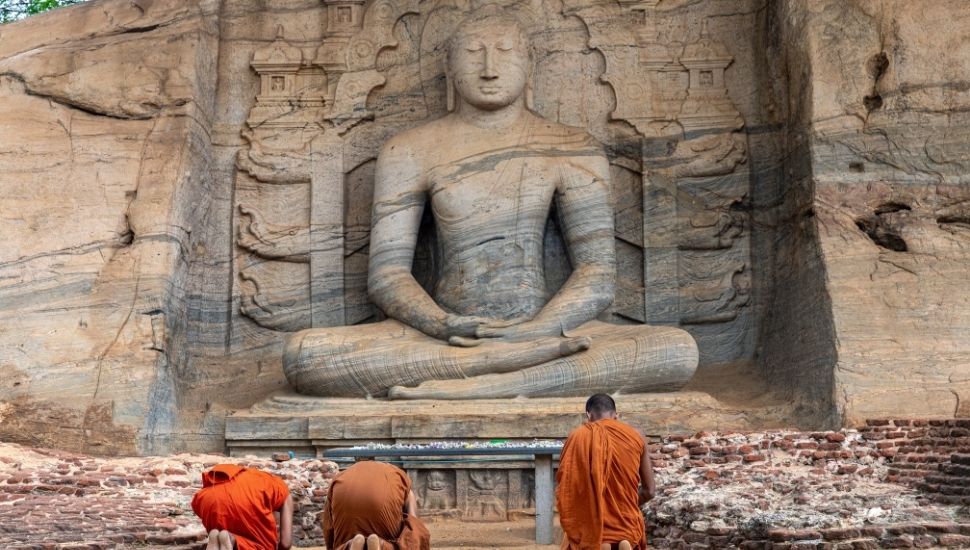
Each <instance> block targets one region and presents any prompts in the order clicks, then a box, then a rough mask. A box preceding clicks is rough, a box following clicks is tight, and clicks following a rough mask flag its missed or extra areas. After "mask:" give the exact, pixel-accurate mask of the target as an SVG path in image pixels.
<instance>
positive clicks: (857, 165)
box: [849, 162, 866, 172]
mask: <svg viewBox="0 0 970 550" xmlns="http://www.w3.org/2000/svg"><path fill="white" fill-rule="evenodd" d="M849 171H850V172H865V171H866V165H865V164H863V163H861V162H850V163H849Z"/></svg>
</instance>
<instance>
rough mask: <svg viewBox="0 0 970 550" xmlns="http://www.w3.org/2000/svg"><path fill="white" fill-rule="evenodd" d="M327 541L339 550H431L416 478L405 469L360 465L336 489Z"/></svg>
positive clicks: (327, 514)
mask: <svg viewBox="0 0 970 550" xmlns="http://www.w3.org/2000/svg"><path fill="white" fill-rule="evenodd" d="M322 520H323V539H324V540H325V541H326V543H327V548H328V549H333V550H347V549H349V550H363V548H365V546H366V548H367V550H428V549H430V548H431V535H430V533H428V529H427V527H425V526H424V523H422V522H421V520H420V519H418V504H417V499H416V498H415V497H414V492H413V491H411V478H409V477H408V475H407V474H406V473H404V471H403V470H401V469H400V468H397V467H395V466H391V465H390V464H384V463H383V462H374V461H372V460H368V461H363V462H358V463H356V464H354V465H353V466H351V467H350V468H347V469H346V470H344V471H343V472H340V474H339V475H337V477H336V478H334V480H333V483H332V484H331V485H330V494H329V497H328V498H327V505H326V506H325V507H324V509H323V517H322Z"/></svg>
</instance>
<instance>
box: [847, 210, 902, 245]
mask: <svg viewBox="0 0 970 550" xmlns="http://www.w3.org/2000/svg"><path fill="white" fill-rule="evenodd" d="M855 224H856V227H858V228H859V229H860V230H861V231H862V232H863V233H865V234H866V236H868V237H869V238H870V239H872V242H874V243H876V244H877V245H878V246H881V247H882V248H885V249H886V250H892V251H893V252H906V250H907V248H906V241H904V240H903V238H902V237H901V236H900V235H899V233H898V232H897V231H896V230H895V229H893V228H891V227H889V226H887V225H886V223H885V221H884V220H882V219H881V218H880V217H879V216H878V215H876V216H871V217H868V218H859V219H857V220H856V221H855Z"/></svg>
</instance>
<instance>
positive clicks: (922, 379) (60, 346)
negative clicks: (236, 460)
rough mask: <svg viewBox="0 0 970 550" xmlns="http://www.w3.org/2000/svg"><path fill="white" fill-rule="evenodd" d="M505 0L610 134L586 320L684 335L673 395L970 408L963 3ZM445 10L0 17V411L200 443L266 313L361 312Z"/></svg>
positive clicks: (271, 321) (373, 5)
mask: <svg viewBox="0 0 970 550" xmlns="http://www.w3.org/2000/svg"><path fill="white" fill-rule="evenodd" d="M501 3H502V4H503V5H505V6H506V7H507V8H508V10H507V11H508V13H511V14H513V15H514V16H515V17H517V18H519V19H520V20H521V21H523V25H524V26H525V27H526V29H527V31H528V33H529V34H530V37H531V39H532V42H533V43H534V62H535V65H536V68H535V71H534V73H533V75H532V78H531V85H530V87H529V92H528V95H529V101H530V104H531V106H532V108H533V110H534V111H535V112H536V113H537V114H538V115H540V116H542V117H544V118H546V119H549V120H553V121H556V122H558V123H561V124H565V125H570V126H576V127H580V128H582V129H583V130H585V131H586V132H588V133H589V134H591V135H592V136H593V137H594V138H596V140H598V141H599V142H600V143H601V144H602V146H603V148H604V150H605V153H606V157H607V159H608V162H609V172H610V179H611V182H612V183H611V185H612V196H613V202H614V217H615V239H614V244H615V250H616V254H615V256H616V266H617V269H616V276H617V283H616V293H615V301H614V303H613V305H612V306H611V308H610V309H609V310H608V311H606V312H605V313H604V315H602V316H601V320H603V321H610V322H614V323H625V324H643V323H646V324H651V325H667V326H672V327H679V328H681V329H684V330H686V331H687V332H689V333H690V334H691V336H692V337H693V339H694V340H695V341H696V342H697V347H698V350H699V354H700V365H699V368H698V372H697V375H696V376H695V378H694V380H693V381H692V382H691V383H690V385H688V387H687V389H690V390H698V391H706V392H709V393H711V394H712V395H713V396H714V397H715V398H718V399H723V400H725V401H726V402H727V401H730V402H731V403H732V406H734V405H735V404H736V403H737V402H738V401H739V400H742V397H743V400H746V401H745V402H749V401H750V406H751V407H759V406H761V405H762V404H763V403H765V402H766V401H773V402H775V403H777V402H786V403H789V404H790V405H791V406H790V407H785V408H779V410H785V411H789V412H786V413H784V415H783V417H780V418H775V419H773V421H772V422H773V423H775V424H777V423H779V422H780V423H786V422H787V423H791V424H797V425H800V426H823V425H828V426H834V425H837V424H848V425H852V424H857V423H859V422H860V421H861V419H863V418H870V417H876V416H885V415H887V414H890V413H892V414H906V415H908V416H944V417H952V416H966V415H968V414H970V409H968V406H967V403H970V399H968V398H970V374H968V373H970V308H968V307H967V305H968V304H967V302H968V301H970V277H968V276H967V274H966V266H967V265H968V261H970V258H968V257H967V256H968V254H970V210H968V208H970V207H968V205H970V186H968V182H967V176H966V174H967V172H968V171H967V170H966V165H967V164H968V163H970V146H968V145H967V143H968V137H970V135H968V134H970V130H967V129H966V128H968V127H970V126H968V124H967V122H968V121H967V120H966V119H967V118H968V117H970V115H968V114H967V112H970V111H968V109H967V108H966V107H967V104H968V102H970V94H968V92H967V86H966V85H965V83H966V81H968V80H970V66H968V62H967V59H970V55H968V53H970V52H968V51H967V48H970V37H967V36H966V34H967V29H968V28H970V20H968V18H970V14H967V13H966V10H965V9H961V6H962V2H961V1H960V0H941V1H939V2H933V3H927V4H932V5H924V4H923V3H913V2H904V1H901V0H900V1H892V0H879V1H877V0H871V1H869V0H848V1H836V0H831V1H825V2H815V1H809V0H724V1H722V2H708V3H697V2H693V1H689V0H659V1H658V0H648V1H646V2H639V3H631V2H619V3H616V4H615V5H614V4H610V5H609V6H601V5H599V4H598V3H595V2H592V1H585V0H568V1H565V2H552V1H542V0H533V1H524V0H520V1H512V0H509V1H503V2H501ZM476 5H477V4H476ZM472 7H473V6H464V5H462V6H459V5H457V4H453V3H450V2H446V1H444V0H441V1H436V2H421V3H418V2H413V1H407V0H374V1H371V2H366V1H364V0H326V1H320V0H296V1H287V2H283V1H279V2H276V1H268V2H256V1H255V0H222V1H218V0H203V1H201V2H196V1H193V2H189V1H180V0H166V1H148V0H137V1H135V2H123V1H121V0H93V1H92V2H89V3H85V4H82V5H78V6H73V7H70V8H65V9H62V10H55V11H53V12H51V13H48V14H45V15H41V16H37V17H34V18H31V19H28V20H25V21H22V22H18V23H15V24H9V25H4V26H2V27H0V196H2V197H3V199H2V202H0V228H2V231H3V235H4V242H3V245H0V327H2V328H0V437H2V438H4V439H5V440H12V441H18V442H24V443H28V444H32V445H56V446H63V447H70V448H73V449H77V450H81V451H85V452H92V453H98V454H113V453H115V454H117V453H155V452H171V451H179V450H209V449H214V448H219V447H221V445H222V441H223V434H224V419H225V415H226V412H227V411H229V410H232V409H237V408H244V407H249V406H251V405H252V404H253V403H255V402H257V401H260V400H261V399H263V398H264V397H266V396H267V395H268V394H270V393H271V392H273V391H275V390H278V389H281V388H285V387H286V385H287V383H286V380H285V378H284V376H283V372H282V357H283V342H284V340H285V338H286V337H287V335H288V334H290V333H292V332H295V331H298V330H302V329H308V328H321V327H336V326H349V325H355V324H359V323H365V322H367V323H369V322H374V321H380V320H383V318H384V317H383V314H382V313H381V311H380V310H379V309H378V308H376V307H375V306H374V305H373V304H372V303H371V301H370V300H369V298H368V296H367V282H366V273H367V264H368V254H369V238H370V223H371V222H370V205H371V203H372V199H373V192H374V180H375V176H374V170H375V164H376V158H377V153H378V151H379V150H380V147H381V146H382V145H383V144H384V143H386V142H387V140H388V139H389V138H390V137H392V136H394V135H397V134H400V133H402V132H403V131H405V130H408V129H410V128H414V127H417V126H420V125H422V124H425V123H427V122H428V121H429V120H431V119H433V118H436V117H439V116H441V115H443V114H445V113H446V111H447V105H448V103H449V94H448V92H447V88H448V86H446V78H445V75H444V63H443V62H444V49H445V47H444V40H445V38H446V37H447V36H449V35H450V32H451V30H452V29H453V28H454V25H455V24H456V23H457V21H458V20H460V19H461V18H462V17H463V16H464V15H465V14H467V12H468V11H470V9H471V8H472ZM451 99H454V98H453V96H452V97H451ZM454 139H456V138H455V136H441V140H440V143H441V146H442V147H446V146H448V142H449V140H454ZM425 221H426V222H427V221H429V220H428V219H426V220H425ZM433 235H434V227H433V224H431V223H425V224H424V225H423V229H422V237H421V238H420V239H419V242H421V243H424V246H423V247H422V246H419V247H418V251H417V254H416V258H415V260H414V265H413V268H412V270H413V272H414V276H415V279H416V280H417V281H419V282H420V283H422V284H424V285H426V288H430V285H432V284H433V282H434V281H433V280H432V277H431V275H432V274H433V273H435V269H434V266H435V261H437V258H436V249H435V246H433V243H434V239H433ZM546 238H547V240H548V242H547V243H546V245H545V247H544V248H545V251H546V257H545V258H544V259H543V262H544V267H545V273H546V277H547V279H548V280H550V281H553V282H554V284H561V283H562V281H564V280H565V279H566V278H567V277H568V276H569V274H570V271H571V269H572V267H573V266H572V265H571V263H570V260H569V254H567V252H566V251H565V248H564V246H563V244H562V241H561V239H559V240H557V233H556V231H555V229H554V224H553V230H550V231H547V232H546ZM745 391H746V392H747V393H745ZM755 397H756V399H755Z"/></svg>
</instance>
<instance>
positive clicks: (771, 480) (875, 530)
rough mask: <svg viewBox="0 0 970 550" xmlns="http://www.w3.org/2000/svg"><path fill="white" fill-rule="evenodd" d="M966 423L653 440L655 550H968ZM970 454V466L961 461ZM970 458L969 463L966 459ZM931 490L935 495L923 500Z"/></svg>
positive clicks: (650, 512)
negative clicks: (658, 489)
mask: <svg viewBox="0 0 970 550" xmlns="http://www.w3.org/2000/svg"><path fill="white" fill-rule="evenodd" d="M968 427H970V421H968V420H912V419H893V420H888V419H878V420H870V421H869V422H867V424H866V426H865V427H862V428H861V429H859V430H841V431H837V432H765V433H729V434H711V433H705V432H701V433H698V434H693V435H673V436H666V437H659V438H655V439H654V443H653V445H651V457H652V459H653V461H654V463H655V467H656V471H657V474H658V478H659V482H660V483H659V486H660V487H661V488H662V491H661V494H660V498H658V499H656V502H651V503H649V504H648V505H647V507H646V508H645V510H646V518H647V523H648V534H649V536H650V545H651V547H655V548H730V547H735V548H749V549H750V548H759V549H761V548H765V549H790V548H797V549H807V548H813V549H815V548H818V549H849V548H862V549H865V548H912V547H915V548H929V547H954V548H967V547H970V516H967V512H966V510H965V509H963V510H962V511H961V509H960V508H959V507H958V506H954V504H963V503H966V502H967V500H963V499H964V498H970V497H966V495H970V455H966V454H957V455H956V456H955V458H954V460H953V461H951V456H954V453H958V452H963V453H966V451H967V447H968V445H970V439H968V437H967V435H968V433H970V432H968ZM963 457H968V458H963ZM964 460H966V461H967V462H966V463H964V462H963V461H964ZM927 490H935V492H934V493H929V492H926V491H927Z"/></svg>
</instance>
